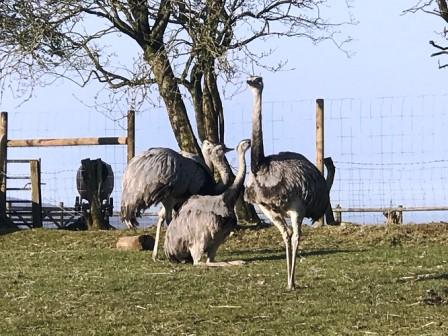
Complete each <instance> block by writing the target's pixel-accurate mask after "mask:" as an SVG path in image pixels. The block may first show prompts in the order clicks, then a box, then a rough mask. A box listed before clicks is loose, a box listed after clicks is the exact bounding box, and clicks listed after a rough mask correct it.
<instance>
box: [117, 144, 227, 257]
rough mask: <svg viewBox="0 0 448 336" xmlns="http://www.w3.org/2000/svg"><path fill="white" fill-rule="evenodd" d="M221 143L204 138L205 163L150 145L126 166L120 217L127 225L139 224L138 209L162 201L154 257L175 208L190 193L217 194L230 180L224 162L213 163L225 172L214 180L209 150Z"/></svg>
mask: <svg viewBox="0 0 448 336" xmlns="http://www.w3.org/2000/svg"><path fill="white" fill-rule="evenodd" d="M216 148H220V149H222V150H224V151H226V150H227V148H225V147H224V146H221V145H214V144H212V143H210V142H209V141H207V140H205V141H204V143H203V145H202V154H203V157H204V160H205V164H204V163H203V162H201V160H200V159H199V158H198V157H197V156H195V155H193V154H191V153H182V154H180V153H178V152H176V151H174V150H172V149H169V148H150V149H148V150H146V151H145V152H143V153H142V154H140V155H138V156H135V157H134V158H133V159H132V160H131V161H130V162H129V164H128V166H127V167H126V170H125V172H124V175H123V180H122V194H121V220H122V221H123V222H124V223H125V224H126V226H127V227H128V228H133V227H135V226H137V225H138V222H137V219H136V217H139V216H140V215H141V212H142V211H144V210H145V209H147V208H149V207H151V206H152V205H157V204H158V203H162V208H161V210H160V212H159V218H158V221H157V232H156V238H155V244H154V250H153V259H154V260H155V259H156V257H157V250H158V242H159V237H160V228H161V226H162V223H163V221H164V220H165V221H166V223H167V224H169V223H170V222H171V219H172V211H173V210H176V209H177V208H178V207H179V206H180V205H181V204H182V203H183V202H185V201H186V200H187V199H188V198H189V197H190V196H191V195H196V194H203V195H206V194H218V193H220V192H222V191H223V190H224V187H225V186H226V185H228V184H229V183H230V178H231V177H230V173H231V172H230V168H228V167H227V166H226V165H225V163H224V162H214V164H215V165H216V166H217V167H216V168H218V169H220V170H222V171H224V172H225V173H222V174H221V175H222V176H221V179H222V183H221V184H216V183H215V181H214V179H213V172H212V170H213V168H214V167H213V163H212V162H211V160H210V156H211V152H212V151H213V150H216Z"/></svg>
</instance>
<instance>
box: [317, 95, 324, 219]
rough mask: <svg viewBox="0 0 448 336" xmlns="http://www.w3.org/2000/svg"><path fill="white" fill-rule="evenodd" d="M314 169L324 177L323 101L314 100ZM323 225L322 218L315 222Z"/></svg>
mask: <svg viewBox="0 0 448 336" xmlns="http://www.w3.org/2000/svg"><path fill="white" fill-rule="evenodd" d="M316 167H317V169H319V171H320V172H321V173H322V175H324V100H323V99H316ZM317 225H318V226H323V225H324V218H323V217H322V218H320V219H319V221H318V222H317Z"/></svg>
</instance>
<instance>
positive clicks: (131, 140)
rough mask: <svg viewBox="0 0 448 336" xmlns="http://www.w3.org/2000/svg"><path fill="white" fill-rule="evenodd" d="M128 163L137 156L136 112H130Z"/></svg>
mask: <svg viewBox="0 0 448 336" xmlns="http://www.w3.org/2000/svg"><path fill="white" fill-rule="evenodd" d="M127 145H128V162H129V161H131V159H132V158H133V157H134V156H135V111H134V110H129V112H128V136H127Z"/></svg>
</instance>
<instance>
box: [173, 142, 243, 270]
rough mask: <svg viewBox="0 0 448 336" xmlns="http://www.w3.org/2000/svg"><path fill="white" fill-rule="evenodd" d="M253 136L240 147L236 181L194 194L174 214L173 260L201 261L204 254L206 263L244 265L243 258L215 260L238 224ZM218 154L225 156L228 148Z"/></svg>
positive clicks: (194, 262)
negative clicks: (215, 192)
mask: <svg viewBox="0 0 448 336" xmlns="http://www.w3.org/2000/svg"><path fill="white" fill-rule="evenodd" d="M249 147H250V140H242V141H241V142H240V143H239V144H238V147H237V151H238V161H239V167H238V173H237V175H236V178H235V180H234V181H233V183H232V185H231V186H230V187H229V188H228V189H227V190H226V191H224V192H223V193H222V194H220V195H214V196H211V195H206V196H200V195H196V196H192V197H190V198H189V199H188V200H187V201H186V202H185V203H184V204H183V205H182V207H181V208H180V210H179V211H178V212H177V213H176V214H175V215H174V218H173V221H172V222H171V224H170V225H169V227H168V229H167V231H166V238H165V255H166V256H167V258H168V259H169V260H171V261H175V262H187V261H190V262H191V261H192V262H193V264H194V265H199V264H201V259H202V257H203V256H204V254H206V255H207V261H206V265H208V266H227V265H241V264H242V263H243V262H242V261H230V262H215V256H216V251H217V250H218V248H219V246H220V245H221V244H222V243H223V242H224V241H225V239H226V238H227V237H228V236H229V234H230V233H231V232H232V231H233V230H234V229H235V228H236V227H237V218H236V215H235V211H234V207H235V204H236V201H237V199H238V196H239V194H240V192H241V190H242V187H243V183H244V179H245V175H246V160H245V157H244V154H245V153H246V151H247V150H248V149H249ZM217 155H222V156H224V152H223V151H221V152H218V153H217Z"/></svg>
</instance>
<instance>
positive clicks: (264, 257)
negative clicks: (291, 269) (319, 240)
mask: <svg viewBox="0 0 448 336" xmlns="http://www.w3.org/2000/svg"><path fill="white" fill-rule="evenodd" d="M363 251H364V250H362V249H338V248H325V249H315V250H306V251H299V253H298V254H297V256H298V257H301V256H302V257H311V256H323V255H329V254H336V253H358V252H363ZM234 253H235V254H238V255H241V256H242V259H243V260H244V261H246V262H251V261H269V260H271V261H272V260H284V259H286V253H285V250H284V249H260V250H237V251H234ZM254 253H256V254H261V255H257V256H253V254H254ZM245 255H246V256H247V257H245ZM251 255H252V256H251Z"/></svg>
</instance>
